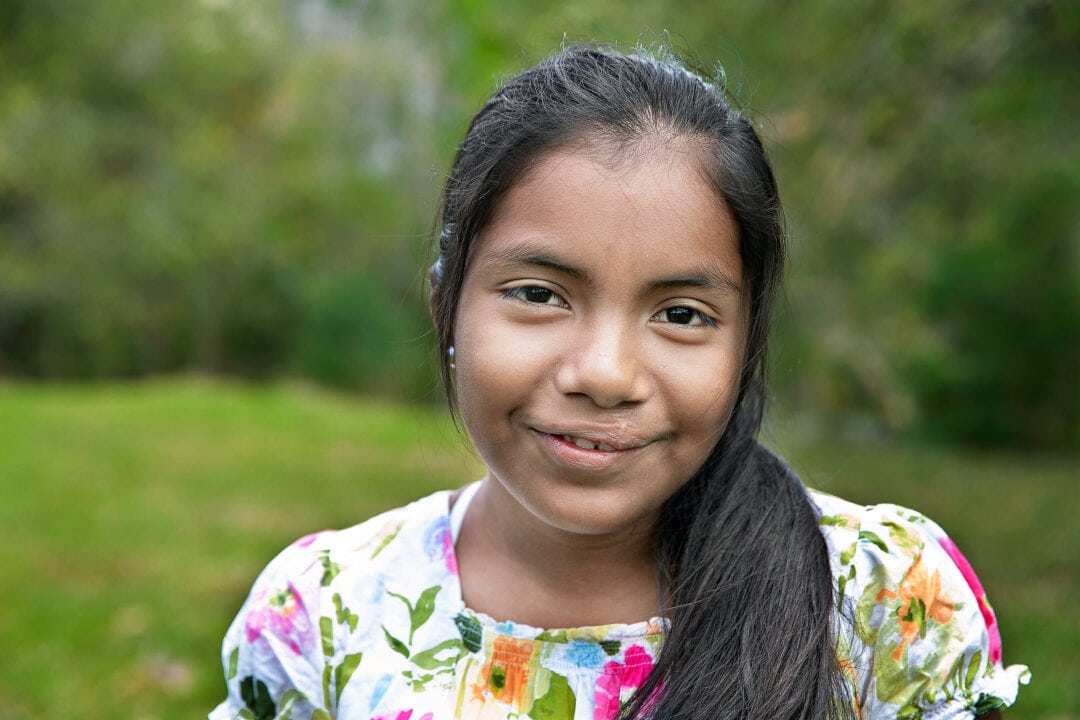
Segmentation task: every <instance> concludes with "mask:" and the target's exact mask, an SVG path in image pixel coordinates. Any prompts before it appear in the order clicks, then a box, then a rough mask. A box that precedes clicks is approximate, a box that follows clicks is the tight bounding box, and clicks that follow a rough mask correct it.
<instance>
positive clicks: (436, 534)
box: [424, 518, 458, 575]
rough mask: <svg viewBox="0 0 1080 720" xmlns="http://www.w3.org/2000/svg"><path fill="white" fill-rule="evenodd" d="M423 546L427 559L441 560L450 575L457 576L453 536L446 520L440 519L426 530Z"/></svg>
mask: <svg viewBox="0 0 1080 720" xmlns="http://www.w3.org/2000/svg"><path fill="white" fill-rule="evenodd" d="M424 545H425V549H426V551H427V554H428V557H430V558H431V559H432V560H435V559H438V558H441V559H442V560H443V562H445V563H446V570H447V571H448V572H449V573H450V574H451V575H457V574H458V566H457V555H455V554H454V535H453V533H451V532H450V523H449V521H447V519H446V518H442V519H441V520H440V521H439V522H437V523H435V524H434V525H432V526H431V527H430V528H429V529H428V532H427V537H426V538H425V541H424Z"/></svg>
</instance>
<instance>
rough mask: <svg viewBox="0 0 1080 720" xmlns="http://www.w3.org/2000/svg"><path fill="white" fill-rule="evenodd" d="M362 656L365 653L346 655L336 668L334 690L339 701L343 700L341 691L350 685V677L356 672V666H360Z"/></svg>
mask: <svg viewBox="0 0 1080 720" xmlns="http://www.w3.org/2000/svg"><path fill="white" fill-rule="evenodd" d="M361 657H363V653H352V654H351V655H346V656H345V658H344V659H343V660H342V661H341V664H340V665H338V666H337V667H336V668H335V669H334V690H335V694H336V695H337V699H338V700H339V701H340V700H341V692H342V691H343V690H344V689H345V686H346V685H348V683H349V679H350V678H352V676H353V673H354V672H356V668H357V667H359V666H360V658H361Z"/></svg>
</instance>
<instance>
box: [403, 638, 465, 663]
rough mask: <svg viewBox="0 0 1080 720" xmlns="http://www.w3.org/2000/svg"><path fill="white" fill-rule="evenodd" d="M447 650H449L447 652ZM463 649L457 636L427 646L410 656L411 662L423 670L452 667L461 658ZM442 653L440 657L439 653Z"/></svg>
mask: <svg viewBox="0 0 1080 720" xmlns="http://www.w3.org/2000/svg"><path fill="white" fill-rule="evenodd" d="M448 651H449V652H448ZM464 652H465V649H464V646H463V645H462V644H461V641H460V640H458V639H457V638H451V639H450V640H444V641H443V642H441V643H439V644H438V645H436V646H435V647H431V648H428V649H427V650H423V651H421V652H418V653H416V654H415V655H413V656H412V658H411V659H412V663H413V665H416V666H417V667H420V668H423V669H424V670H435V669H438V668H442V667H453V666H454V665H456V664H457V661H458V660H460V659H461V656H462V654H464ZM440 654H442V657H441V658H440V657H439V655H440Z"/></svg>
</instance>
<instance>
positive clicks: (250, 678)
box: [210, 484, 1029, 720]
mask: <svg viewBox="0 0 1080 720" xmlns="http://www.w3.org/2000/svg"><path fill="white" fill-rule="evenodd" d="M476 487H478V484H474V485H472V486H470V487H469V488H467V489H466V492H465V493H464V494H463V495H462V497H461V498H459V500H458V502H457V503H455V505H454V512H453V513H451V512H450V511H449V510H448V508H449V500H450V492H448V491H443V492H438V493H435V494H434V495H431V496H429V497H427V498H424V499H422V500H419V501H417V502H415V503H413V504H411V505H408V506H406V507H404V508H399V509H397V510H393V511H390V512H388V513H385V514H383V515H380V516H378V517H375V518H373V519H371V520H368V521H367V522H364V523H362V524H360V525H357V526H355V527H352V528H349V529H347V530H343V531H328V532H323V533H317V534H315V535H309V536H307V537H305V538H302V539H300V540H299V541H297V542H296V543H294V544H293V545H291V546H289V547H288V548H287V549H285V550H284V551H283V552H282V553H281V554H280V555H279V556H278V557H277V558H275V559H274V560H273V561H272V562H271V563H270V565H269V566H268V567H267V568H266V569H265V570H264V571H263V573H262V574H261V575H260V576H259V578H258V580H257V581H256V582H255V586H254V588H253V589H252V591H251V594H250V596H249V597H248V599H247V602H246V603H245V604H244V607H243V608H242V609H241V611H240V614H239V615H238V616H237V618H236V620H235V621H234V622H233V624H232V626H231V627H230V628H229V631H228V633H227V635H226V636H225V642H224V646H223V650H222V657H223V660H224V666H225V678H226V682H227V684H228V689H229V695H228V698H227V699H226V700H225V701H224V702H223V703H222V704H221V705H219V706H218V707H217V708H216V709H215V710H214V711H213V712H211V713H210V720H226V719H236V718H244V719H249V720H272V719H275V718H281V719H285V718H293V719H295V720H308V719H309V718H310V719H311V720H328V719H329V718H341V719H342V720H442V719H444V718H445V719H449V718H477V719H479V718H492V719H498V720H502V719H503V718H553V719H563V718H565V719H567V720H569V719H570V718H573V720H610V719H611V718H613V717H614V716H615V714H616V713H617V711H618V709H619V706H620V703H622V702H625V701H626V700H627V699H628V698H629V696H630V695H631V694H632V693H633V691H634V690H635V689H636V688H637V687H638V686H639V685H640V684H641V683H642V681H643V680H644V678H645V676H646V675H648V673H649V670H650V669H651V668H652V666H653V662H654V660H655V658H656V657H657V653H658V652H659V649H660V645H661V643H662V640H663V630H664V622H663V621H662V620H660V619H654V620H651V621H648V622H642V623H637V624H633V625H606V626H600V627H586V628H574V629H564V630H541V629H537V628H533V627H528V626H526V625H520V624H515V623H511V622H495V621H493V620H492V619H491V618H489V617H487V616H485V615H482V614H480V613H476V612H473V611H472V610H470V609H469V608H468V607H466V606H465V604H464V603H463V601H462V594H461V585H460V582H459V579H458V572H457V560H456V557H455V555H454V540H455V538H456V534H457V533H456V530H457V528H459V527H460V519H461V517H462V516H463V515H464V509H465V507H466V506H467V504H468V501H469V499H471V493H472V492H473V491H475V488H476ZM810 496H811V499H812V500H813V502H814V503H815V504H816V505H817V507H818V509H819V512H820V523H821V530H822V533H823V534H824V535H825V538H826V540H827V544H828V547H829V551H830V558H831V563H832V569H833V573H834V575H835V577H836V583H837V600H838V602H837V623H838V625H837V627H838V632H837V637H838V647H837V649H838V657H839V658H840V664H841V667H842V668H843V669H844V671H845V674H846V676H847V678H848V680H849V682H850V690H851V692H850V693H849V694H850V696H851V697H852V698H853V701H854V702H855V703H856V704H857V706H858V708H857V709H858V714H859V717H862V718H874V719H875V720H876V719H882V718H911V719H916V718H922V719H923V720H931V719H933V720H939V719H942V720H943V719H946V718H971V717H975V716H978V715H981V714H983V713H985V712H987V711H989V710H990V709H993V708H1001V707H1006V706H1008V705H1010V704H1012V702H1013V701H1014V699H1015V697H1016V693H1017V690H1018V685H1019V684H1020V683H1026V682H1027V681H1028V677H1029V673H1028V670H1027V668H1026V667H1024V666H1022V665H1013V666H1010V667H1008V668H1005V667H1003V666H1002V664H1001V641H1000V637H999V635H998V630H997V625H996V621H995V619H994V614H993V611H992V610H991V609H990V606H989V604H988V603H987V600H986V596H985V593H984V592H983V589H982V586H981V585H980V584H979V580H978V579H977V578H976V576H975V574H974V572H972V570H971V566H970V565H968V563H967V561H966V560H965V559H964V557H963V556H962V555H961V554H960V551H959V550H957V548H956V546H955V545H954V544H953V543H952V541H950V540H949V539H948V537H946V535H945V534H944V533H943V532H942V530H941V528H939V527H938V526H937V525H935V524H934V523H933V522H931V521H930V520H928V519H927V518H925V517H923V516H922V515H920V514H918V513H916V512H913V511H911V510H907V509H904V508H901V507H897V506H895V505H875V506H870V507H861V506H857V505H853V504H851V503H848V502H845V501H843V500H840V499H838V498H835V497H832V496H829V495H825V494H822V493H817V492H813V491H811V493H810ZM452 516H453V517H452Z"/></svg>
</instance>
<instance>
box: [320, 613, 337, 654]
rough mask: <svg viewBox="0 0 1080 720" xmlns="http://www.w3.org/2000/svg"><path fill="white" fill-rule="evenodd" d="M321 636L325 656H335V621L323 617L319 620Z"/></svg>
mask: <svg viewBox="0 0 1080 720" xmlns="http://www.w3.org/2000/svg"><path fill="white" fill-rule="evenodd" d="M319 635H320V637H321V638H322V652H323V656H324V657H327V658H331V657H333V656H334V621H333V620H331V619H330V618H328V617H326V616H325V615H323V616H322V617H320V618H319Z"/></svg>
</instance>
